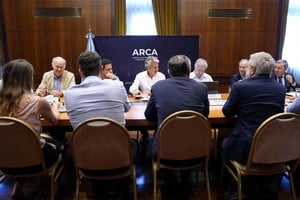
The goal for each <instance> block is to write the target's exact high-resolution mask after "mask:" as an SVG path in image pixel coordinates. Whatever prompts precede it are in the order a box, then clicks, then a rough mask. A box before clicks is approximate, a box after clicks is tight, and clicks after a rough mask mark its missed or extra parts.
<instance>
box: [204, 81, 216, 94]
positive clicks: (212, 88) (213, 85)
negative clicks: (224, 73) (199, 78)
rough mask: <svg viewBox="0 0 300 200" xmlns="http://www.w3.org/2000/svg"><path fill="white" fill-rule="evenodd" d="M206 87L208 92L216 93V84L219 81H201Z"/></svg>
mask: <svg viewBox="0 0 300 200" xmlns="http://www.w3.org/2000/svg"><path fill="white" fill-rule="evenodd" d="M202 83H204V84H205V85H206V86H207V88H208V94H217V93H218V84H219V81H210V82H202Z"/></svg>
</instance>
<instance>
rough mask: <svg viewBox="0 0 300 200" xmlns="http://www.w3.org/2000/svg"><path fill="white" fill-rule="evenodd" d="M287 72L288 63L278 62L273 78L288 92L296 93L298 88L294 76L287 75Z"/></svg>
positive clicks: (284, 61)
mask: <svg viewBox="0 0 300 200" xmlns="http://www.w3.org/2000/svg"><path fill="white" fill-rule="evenodd" d="M287 70H288V62H287V61H286V60H277V61H276V66H275V68H274V74H273V77H274V79H275V80H276V81H278V82H279V83H281V84H282V85H283V86H284V87H285V89H286V92H290V91H291V89H292V90H293V91H295V89H296V87H298V85H297V82H296V81H295V78H294V76H293V75H292V74H290V73H287Z"/></svg>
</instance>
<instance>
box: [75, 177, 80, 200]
mask: <svg viewBox="0 0 300 200" xmlns="http://www.w3.org/2000/svg"><path fill="white" fill-rule="evenodd" d="M79 186H80V179H78V178H77V180H76V194H75V199H76V200H78V199H79Z"/></svg>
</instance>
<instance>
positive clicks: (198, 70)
mask: <svg viewBox="0 0 300 200" xmlns="http://www.w3.org/2000/svg"><path fill="white" fill-rule="evenodd" d="M207 67H208V64H207V61H206V60H205V59H203V58H199V59H198V60H196V62H195V64H194V71H193V72H191V73H190V78H191V79H194V80H196V81H199V82H210V81H213V78H212V77H211V75H209V74H207V73H205V70H206V69H207Z"/></svg>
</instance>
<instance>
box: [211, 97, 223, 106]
mask: <svg viewBox="0 0 300 200" xmlns="http://www.w3.org/2000/svg"><path fill="white" fill-rule="evenodd" d="M225 102H226V100H223V99H212V100H209V104H210V105H211V106H223V105H224V104H225Z"/></svg>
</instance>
